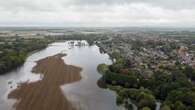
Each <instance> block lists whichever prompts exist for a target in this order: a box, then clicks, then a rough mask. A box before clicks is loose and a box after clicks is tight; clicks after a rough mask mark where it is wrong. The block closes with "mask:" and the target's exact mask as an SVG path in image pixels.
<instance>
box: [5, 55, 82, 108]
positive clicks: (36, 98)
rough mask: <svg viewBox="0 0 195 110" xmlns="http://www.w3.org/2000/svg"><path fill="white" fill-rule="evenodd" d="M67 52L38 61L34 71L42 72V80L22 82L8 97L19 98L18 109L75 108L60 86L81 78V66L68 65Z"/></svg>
mask: <svg viewBox="0 0 195 110" xmlns="http://www.w3.org/2000/svg"><path fill="white" fill-rule="evenodd" d="M63 56H65V54H57V55H54V56H50V57H47V58H44V59H41V60H39V61H37V65H36V66H34V68H33V70H32V71H33V72H34V73H36V74H42V75H43V78H42V79H41V80H40V81H37V82H32V83H28V82H26V83H22V84H20V86H19V87H18V88H17V89H15V90H13V91H12V92H11V93H10V94H9V95H8V98H10V99H17V100H18V102H17V103H16V105H15V107H16V110H75V107H74V106H73V105H72V104H71V103H70V102H69V101H68V100H67V99H66V97H65V96H64V94H63V92H62V91H61V88H60V86H61V85H64V84H68V83H72V82H75V81H79V80H80V79H81V76H80V71H81V68H79V67H76V66H72V65H67V64H65V63H64V61H63V60H62V57H63Z"/></svg>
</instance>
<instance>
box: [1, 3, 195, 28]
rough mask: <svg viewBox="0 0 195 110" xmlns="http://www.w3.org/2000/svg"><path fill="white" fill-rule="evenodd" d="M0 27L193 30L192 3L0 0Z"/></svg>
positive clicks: (194, 24)
mask: <svg viewBox="0 0 195 110" xmlns="http://www.w3.org/2000/svg"><path fill="white" fill-rule="evenodd" d="M0 26H64V27H72V26H78V27H80V26H82V27H83V26H86V27H91V26H93V27H104V26H112V27H117V26H128V27H133V26H139V27H144V26H155V27H156V26H165V27H167V26H171V27H195V0H0Z"/></svg>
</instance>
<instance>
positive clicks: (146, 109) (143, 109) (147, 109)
mask: <svg viewBox="0 0 195 110" xmlns="http://www.w3.org/2000/svg"><path fill="white" fill-rule="evenodd" d="M141 110H151V109H150V108H149V107H143V108H142V109H141Z"/></svg>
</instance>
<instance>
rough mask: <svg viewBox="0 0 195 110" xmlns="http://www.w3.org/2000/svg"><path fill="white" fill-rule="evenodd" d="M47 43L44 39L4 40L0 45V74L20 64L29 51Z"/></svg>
mask: <svg viewBox="0 0 195 110" xmlns="http://www.w3.org/2000/svg"><path fill="white" fill-rule="evenodd" d="M48 43H49V40H46V39H28V40H24V39H17V40H16V41H13V42H11V43H10V42H9V43H7V42H6V41H5V43H4V44H1V45H0V51H1V53H0V74H4V73H6V72H8V71H10V70H12V69H13V68H16V67H18V66H20V65H22V64H23V63H24V61H25V59H26V57H27V55H28V53H29V52H32V51H34V50H38V49H42V48H44V47H46V46H47V44H48Z"/></svg>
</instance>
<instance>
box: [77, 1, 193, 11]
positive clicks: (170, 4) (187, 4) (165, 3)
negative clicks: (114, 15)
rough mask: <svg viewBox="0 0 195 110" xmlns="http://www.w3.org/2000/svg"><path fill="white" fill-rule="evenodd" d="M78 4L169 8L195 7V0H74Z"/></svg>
mask: <svg viewBox="0 0 195 110" xmlns="http://www.w3.org/2000/svg"><path fill="white" fill-rule="evenodd" d="M73 1H74V3H75V4H77V5H98V4H107V5H113V4H131V3H144V4H150V5H154V6H159V7H162V8H169V9H192V8H195V0H73Z"/></svg>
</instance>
